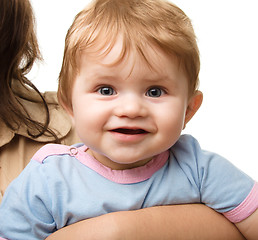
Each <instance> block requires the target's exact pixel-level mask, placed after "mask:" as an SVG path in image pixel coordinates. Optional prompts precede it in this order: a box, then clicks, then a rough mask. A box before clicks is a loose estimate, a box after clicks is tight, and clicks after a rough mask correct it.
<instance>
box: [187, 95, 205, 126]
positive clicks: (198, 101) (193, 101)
mask: <svg viewBox="0 0 258 240" xmlns="http://www.w3.org/2000/svg"><path fill="white" fill-rule="evenodd" d="M202 100H203V94H202V92H201V91H196V92H195V93H194V95H193V96H192V97H191V98H190V99H189V102H188V106H187V109H186V113H185V122H184V128H185V126H186V124H187V123H188V122H189V121H190V120H191V118H192V117H193V116H194V114H195V113H196V112H197V111H198V109H199V108H200V106H201V105H202Z"/></svg>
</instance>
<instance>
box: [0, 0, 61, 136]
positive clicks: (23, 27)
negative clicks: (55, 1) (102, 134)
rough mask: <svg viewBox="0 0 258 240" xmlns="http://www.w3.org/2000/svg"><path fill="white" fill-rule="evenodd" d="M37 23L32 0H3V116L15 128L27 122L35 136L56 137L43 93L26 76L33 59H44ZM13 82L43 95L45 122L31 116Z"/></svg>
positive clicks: (0, 76) (0, 10) (0, 111)
mask: <svg viewBox="0 0 258 240" xmlns="http://www.w3.org/2000/svg"><path fill="white" fill-rule="evenodd" d="M34 26H35V19H34V14H33V10H32V7H31V4H30V1H29V0H1V1H0V81H1V86H0V97H1V100H0V118H1V119H2V121H3V122H4V123H5V124H6V125H7V126H8V127H9V128H10V129H12V130H17V129H18V128H19V127H20V125H22V124H24V125H25V126H26V127H27V132H28V134H29V135H30V136H31V137H33V138H37V137H39V136H41V135H43V134H44V133H50V134H51V135H53V136H54V137H55V138H56V139H57V137H56V135H55V134H54V132H52V131H51V130H50V129H49V128H48V125H49V109H48V106H47V103H46V101H45V99H44V97H43V96H42V94H41V93H40V92H39V91H38V89H37V88H36V87H35V86H34V85H33V84H32V83H31V82H30V81H29V80H28V79H27V78H26V76H25V75H26V74H27V73H28V72H29V71H30V70H31V68H32V66H33V64H34V62H35V61H36V60H38V59H41V55H40V51H39V47H38V42H37V37H36V33H35V28H34ZM14 82H19V83H20V85H21V86H23V87H26V88H28V87H29V88H31V89H32V90H34V91H35V92H36V93H37V94H38V95H39V96H40V98H41V99H42V104H43V105H44V108H45V123H44V124H42V123H40V122H38V121H36V120H33V119H31V117H30V115H29V113H28V112H27V111H26V109H25V107H24V106H23V105H22V104H21V102H20V101H19V96H17V93H15V91H14V89H13V84H14Z"/></svg>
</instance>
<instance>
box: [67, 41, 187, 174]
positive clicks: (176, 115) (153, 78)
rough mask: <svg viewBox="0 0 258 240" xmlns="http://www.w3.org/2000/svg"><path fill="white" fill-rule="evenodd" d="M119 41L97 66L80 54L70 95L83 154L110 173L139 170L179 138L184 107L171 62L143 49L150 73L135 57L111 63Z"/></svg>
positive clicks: (182, 86) (181, 78)
mask: <svg viewBox="0 0 258 240" xmlns="http://www.w3.org/2000/svg"><path fill="white" fill-rule="evenodd" d="M120 52H121V41H120V40H118V41H117V43H116V44H115V46H114V47H113V48H112V50H111V51H110V52H109V53H108V54H107V55H106V56H103V57H102V58H101V59H98V61H96V60H94V59H93V58H92V57H89V56H88V55H87V54H84V55H82V58H81V65H80V72H79V74H78V75H77V77H76V78H75V82H74V87H73V90H72V105H73V109H72V110H73V114H72V117H73V120H74V123H75V127H76V130H77V133H78V135H79V137H80V138H81V140H82V141H83V143H84V144H85V145H86V146H88V147H89V150H88V153H90V154H91V155H93V156H94V157H95V158H96V159H97V160H99V161H100V162H101V163H102V164H104V165H106V166H108V167H110V168H112V169H126V168H133V167H138V166H142V165H144V164H145V163H147V162H148V161H149V160H150V159H151V158H153V157H154V156H155V155H157V154H159V153H161V152H163V151H165V150H167V149H168V148H170V147H171V146H172V145H173V144H174V143H175V142H176V141H177V140H178V138H179V136H180V134H181V131H182V128H183V126H184V123H185V114H186V110H187V106H188V81H187V78H186V76H185V74H184V73H183V71H182V70H181V69H180V68H179V67H178V64H177V60H176V58H174V59H173V58H172V57H168V56H167V55H165V54H164V53H162V52H161V51H160V50H158V49H155V51H154V50H153V49H151V48H150V49H148V55H149V57H150V59H151V61H152V63H153V64H154V66H155V70H153V69H151V68H150V67H149V66H148V64H147V63H146V62H145V61H144V60H143V59H142V58H141V57H140V56H137V55H134V54H133V53H131V54H130V55H129V56H128V58H126V60H124V61H122V62H121V63H119V64H117V65H115V66H108V65H107V64H110V63H113V62H114V61H115V60H116V58H117V56H119V54H120Z"/></svg>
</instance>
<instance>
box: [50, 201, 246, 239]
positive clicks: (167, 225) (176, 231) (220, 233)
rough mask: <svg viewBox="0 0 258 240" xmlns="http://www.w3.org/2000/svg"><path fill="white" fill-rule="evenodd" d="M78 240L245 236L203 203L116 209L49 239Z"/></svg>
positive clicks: (70, 227)
mask: <svg viewBox="0 0 258 240" xmlns="http://www.w3.org/2000/svg"><path fill="white" fill-rule="evenodd" d="M51 239H55V240H58V239H62V240H66V239H76V240H89V239H90V240H93V239H95V240H98V239H101V240H102V239H106V240H109V239H110V240H118V239H119V240H121V239H123V240H138V239H139V240H145V239H146V240H154V239H155V240H159V239H163V240H166V239H177V240H180V239H187V240H191V239H199V240H202V239H209V240H217V239H220V240H223V239H225V240H228V239H234V240H238V239H239V240H240V239H245V238H243V236H242V235H241V234H240V232H239V231H238V230H237V228H236V227H235V226H234V225H233V224H232V223H230V222H229V221H228V220H227V219H226V218H224V217H223V216H222V215H221V214H218V213H216V212H215V211H213V210H212V209H210V208H208V207H206V206H204V205H201V204H187V205H173V206H162V207H151V208H145V209H141V210H136V211H125V212H114V213H109V214H106V215H102V216H100V217H96V218H91V219H88V220H84V221H81V222H79V223H75V224H73V225H70V226H67V227H64V228H62V229H60V230H59V231H57V232H55V233H53V234H52V235H51V236H49V237H48V238H47V240H51Z"/></svg>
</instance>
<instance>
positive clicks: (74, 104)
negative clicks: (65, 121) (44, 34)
mask: <svg viewBox="0 0 258 240" xmlns="http://www.w3.org/2000/svg"><path fill="white" fill-rule="evenodd" d="M199 68H200V61H199V51H198V47H197V44H196V38H195V34H194V31H193V28H192V25H191V22H190V20H189V19H188V17H187V16H186V15H185V14H184V12H183V11H182V10H180V9H179V8H178V7H176V6H175V5H173V4H172V3H169V2H166V1H163V0H155V1H153V0H123V1H121V0H95V1H94V2H92V3H91V4H90V5H89V6H88V7H87V8H86V9H84V10H83V11H82V12H80V13H79V14H78V15H77V16H76V18H75V20H74V23H73V24H72V26H71V28H70V29H69V31H68V34H67V37H66V45H65V52H64V60H63V66H62V69H61V73H60V78H59V89H58V97H59V101H60V103H61V104H62V106H63V107H64V108H65V109H66V111H67V112H68V113H69V114H70V116H71V118H72V120H73V122H74V125H75V128H76V130H77V133H78V135H79V137H80V139H81V141H82V143H80V144H76V145H74V146H71V147H69V146H64V145H56V144H49V145H46V146H44V147H43V148H42V149H40V150H39V151H38V152H37V153H36V154H35V155H34V157H33V158H32V160H31V162H30V163H29V164H28V166H27V167H26V169H25V170H24V171H23V172H22V173H21V175H20V176H19V177H18V178H17V179H16V180H14V181H13V183H12V184H11V185H10V187H9V188H8V190H7V191H6V194H5V196H4V199H3V202H2V205H1V207H0V222H1V226H0V236H1V237H2V239H27V240H29V239H44V238H46V237H47V236H49V235H50V234H51V233H53V232H55V231H56V230H57V229H60V228H62V227H64V226H67V225H70V224H72V223H75V222H78V221H80V220H82V219H87V218H92V217H96V216H99V215H102V214H105V213H110V212H115V211H123V210H135V209H141V208H146V207H151V206H160V205H171V204H183V203H184V204H186V203H203V204H206V205H207V206H209V207H211V208H213V209H214V210H216V211H218V212H220V213H223V214H224V216H225V217H227V218H228V219H229V220H230V221H232V222H233V223H235V224H236V226H237V227H238V229H239V230H240V231H241V233H242V234H243V235H244V236H245V237H246V238H247V239H257V238H258V230H257V223H258V211H257V207H258V184H257V183H256V182H255V181H254V180H252V179H251V178H250V177H248V176H247V175H246V174H244V173H243V172H241V171H240V170H238V169H237V168H236V167H234V166H233V165H232V164H231V163H229V162H228V161H227V160H225V159H224V158H222V157H221V156H219V155H217V154H215V153H211V152H207V151H204V150H202V149H201V148H200V146H199V144H198V142H197V140H196V139H194V138H193V137H192V136H190V135H181V132H182V130H183V129H184V128H185V126H186V124H187V123H188V122H189V121H190V119H191V118H192V117H193V116H194V114H195V113H196V111H197V110H198V108H199V107H200V105H201V103H202V93H201V92H200V91H199V90H197V89H198V74H199ZM1 237H0V239H1Z"/></svg>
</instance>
